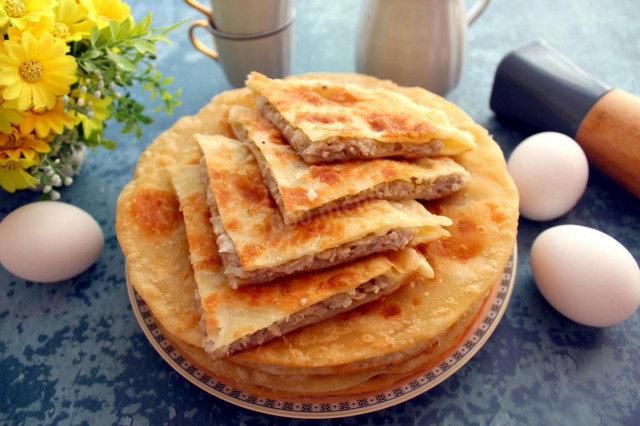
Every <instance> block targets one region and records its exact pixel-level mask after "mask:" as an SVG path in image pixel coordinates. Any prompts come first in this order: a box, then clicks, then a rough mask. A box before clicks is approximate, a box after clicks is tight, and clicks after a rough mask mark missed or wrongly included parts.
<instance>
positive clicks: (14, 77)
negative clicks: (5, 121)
mask: <svg viewBox="0 0 640 426" xmlns="http://www.w3.org/2000/svg"><path fill="white" fill-rule="evenodd" d="M66 47H67V45H66V44H65V43H64V42H63V41H62V40H56V39H55V38H53V36H51V35H50V34H45V35H43V36H42V37H41V38H40V39H36V38H35V37H34V36H33V35H32V34H31V33H28V32H26V33H24V34H23V36H22V40H21V42H20V43H17V42H15V41H12V40H7V41H5V42H4V50H5V52H4V53H0V85H4V86H6V87H5V89H4V92H3V94H2V95H3V96H4V98H5V99H6V100H12V99H17V100H18V103H17V108H18V109H19V110H21V111H24V110H27V109H29V108H30V107H32V106H33V108H35V109H36V110H39V109H43V108H47V109H51V108H53V106H54V105H55V103H56V96H62V95H65V94H67V93H69V86H71V84H73V83H74V82H75V81H76V75H75V71H76V68H77V64H76V60H75V59H74V58H73V57H72V56H67V55H65V50H66Z"/></svg>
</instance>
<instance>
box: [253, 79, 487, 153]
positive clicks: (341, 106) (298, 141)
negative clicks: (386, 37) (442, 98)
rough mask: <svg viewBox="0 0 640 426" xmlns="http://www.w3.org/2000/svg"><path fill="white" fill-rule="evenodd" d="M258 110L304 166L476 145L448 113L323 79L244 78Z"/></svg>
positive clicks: (459, 150) (389, 93)
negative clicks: (296, 152) (452, 120)
mask: <svg viewBox="0 0 640 426" xmlns="http://www.w3.org/2000/svg"><path fill="white" fill-rule="evenodd" d="M247 87H249V88H250V89H251V90H252V91H253V92H254V94H255V95H256V98H255V102H256V105H258V108H260V111H261V112H262V113H263V114H264V115H265V116H266V117H267V118H268V119H269V120H271V121H272V122H273V123H274V124H275V125H276V126H278V128H279V129H280V130H281V131H282V133H283V134H284V135H285V137H286V138H287V139H288V140H289V143H290V144H291V145H292V146H293V147H294V148H295V149H296V151H298V153H299V154H300V156H302V158H304V160H305V161H306V162H307V163H310V164H315V163H322V162H328V161H335V160H348V159H368V158H379V157H389V156H403V157H414V158H415V157H424V156H433V155H437V156H442V155H447V156H448V155H456V154H460V153H462V152H464V151H467V150H470V149H473V148H475V147H476V144H475V142H474V138H473V135H472V134H471V133H469V132H467V131H465V130H461V129H458V128H457V127H455V126H454V125H453V124H452V123H451V120H450V119H449V117H448V116H447V114H446V113H445V112H444V111H442V110H440V109H435V108H429V107H426V106H423V105H418V104H416V103H415V102H413V101H412V100H411V99H409V98H408V97H406V96H404V95H402V94H400V93H397V92H394V91H391V90H387V89H383V88H376V89H365V88H363V87H361V86H359V85H355V84H341V83H335V82H330V81H326V80H300V79H286V80H281V79H269V78H268V77H266V76H264V75H262V74H260V73H257V72H252V73H251V74H249V77H248V79H247Z"/></svg>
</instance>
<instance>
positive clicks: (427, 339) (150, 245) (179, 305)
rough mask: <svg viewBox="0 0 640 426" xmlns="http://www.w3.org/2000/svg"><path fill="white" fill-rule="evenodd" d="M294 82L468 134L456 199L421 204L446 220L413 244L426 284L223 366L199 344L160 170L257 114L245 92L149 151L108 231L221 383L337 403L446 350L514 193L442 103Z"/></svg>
mask: <svg viewBox="0 0 640 426" xmlns="http://www.w3.org/2000/svg"><path fill="white" fill-rule="evenodd" d="M291 79H292V80H306V79H309V80H312V81H317V80H328V81H334V82H339V83H341V84H357V85H361V86H362V87H365V88H369V89H373V88H384V89H386V90H389V91H394V92H397V93H400V94H402V95H404V96H406V97H408V98H410V99H411V100H412V101H413V102H415V103H417V104H419V105H423V106H425V107H428V108H432V109H437V110H440V111H442V112H444V113H446V114H447V115H448V117H449V120H450V121H451V123H452V124H453V125H454V126H456V127H457V128H460V129H462V130H464V131H466V132H469V133H470V134H472V135H473V138H474V140H475V143H476V144H477V149H474V150H470V151H466V152H464V153H462V154H460V155H456V156H454V160H455V161H456V162H457V163H459V164H460V165H461V166H463V167H464V168H465V169H466V170H467V171H468V172H469V173H470V175H471V179H470V181H469V182H468V184H467V185H466V186H465V187H464V188H462V189H461V190H460V191H458V192H456V193H455V194H453V195H451V196H449V197H447V198H444V199H441V200H437V201H433V202H429V203H428V204H427V207H428V208H429V210H431V211H432V212H433V213H435V214H440V215H444V216H447V217H449V218H451V219H452V221H453V225H452V226H450V227H448V230H449V232H450V234H451V235H450V237H449V238H447V239H445V240H438V241H436V242H432V243H428V244H424V245H422V246H419V250H420V252H421V253H423V254H424V255H425V257H426V258H427V259H428V260H429V262H430V264H431V266H432V267H433V270H434V272H435V276H434V277H433V278H427V279H416V280H412V284H408V285H405V286H403V287H401V288H400V289H399V290H398V291H396V292H394V293H393V294H391V295H389V296H387V297H385V298H383V299H382V300H379V301H375V302H372V303H370V304H367V305H364V306H362V307H359V308H357V309H355V310H353V311H350V312H347V313H344V314H340V315H337V316H335V317H333V318H330V319H327V320H325V321H322V322H321V323H318V324H313V325H309V326H307V327H304V328H301V329H299V330H296V331H293V332H291V333H289V334H287V335H286V336H283V337H279V338H276V339H274V340H272V341H270V342H268V343H265V344H263V345H260V346H257V347H254V348H251V349H247V350H245V351H243V352H241V353H238V354H236V355H232V356H230V357H227V358H224V359H222V360H218V361H211V360H210V359H209V358H208V356H207V355H206V353H205V352H204V350H203V349H201V348H200V346H201V341H202V339H204V337H205V335H204V333H202V332H201V331H200V330H199V328H198V324H197V322H198V320H199V318H200V314H199V311H198V304H197V301H196V298H195V296H194V292H195V290H196V287H197V286H196V282H195V279H194V275H193V270H192V268H191V264H190V262H189V260H188V256H189V245H188V243H187V237H186V234H185V229H184V223H183V221H182V218H181V215H180V211H179V204H178V201H177V199H176V197H175V193H174V192H173V188H172V187H171V185H170V181H169V175H168V173H167V171H166V167H168V166H170V165H174V164H177V163H182V164H197V163H198V161H199V160H200V156H201V154H200V153H199V152H198V147H197V145H196V143H195V142H194V140H193V138H191V136H193V135H195V134H205V135H215V134H222V135H225V136H229V137H230V136H232V133H231V129H230V128H229V127H228V125H227V121H226V119H227V115H228V113H229V109H230V108H231V107H233V106H235V105H245V106H248V107H255V106H254V105H253V101H252V97H251V93H250V91H249V90H247V89H241V90H234V91H231V92H226V93H223V94H221V95H219V96H217V97H216V98H214V100H213V101H212V102H211V104H209V105H207V106H206V107H205V108H204V109H203V110H202V111H201V112H200V113H198V114H197V115H195V116H193V117H187V118H183V119H181V120H180V121H178V122H177V123H176V125H174V126H173V127H172V128H171V129H169V130H168V131H166V132H165V133H163V134H162V135H160V137H159V138H158V139H157V140H156V141H154V142H153V143H152V144H151V145H150V146H149V147H148V148H147V150H146V151H145V153H143V154H142V156H141V157H140V160H139V162H138V166H137V168H136V174H135V176H134V180H133V181H132V182H131V183H129V184H128V185H127V186H126V187H125V189H124V190H123V192H122V194H121V196H120V198H119V200H118V212H117V218H116V230H117V234H118V239H119V241H120V244H121V246H122V249H123V252H124V253H125V256H126V258H127V266H128V277H129V281H130V283H131V284H132V285H133V287H134V288H135V290H136V291H137V292H138V293H139V294H140V296H141V297H142V298H143V299H144V300H145V302H147V304H148V305H149V308H150V309H151V311H152V312H153V315H154V317H155V318H156V320H157V321H158V322H159V323H160V324H161V325H162V327H163V328H164V329H165V330H166V332H167V335H168V336H171V338H172V339H175V341H176V343H177V346H178V347H179V348H180V350H182V351H184V353H185V356H187V357H189V358H191V359H194V360H196V361H198V362H200V360H201V358H199V357H200V356H204V357H205V358H204V360H205V361H206V362H207V363H209V362H210V364H207V368H208V369H209V370H210V371H212V372H214V373H216V374H217V376H218V377H220V379H221V380H224V381H226V382H227V383H229V384H231V385H235V386H237V387H239V388H241V389H247V390H248V391H250V392H252V393H254V394H256V395H257V396H262V395H265V396H269V395H282V394H285V395H287V398H291V399H295V398H296V397H299V398H302V397H303V396H313V395H317V396H318V398H321V399H322V400H327V398H337V399H339V398H340V396H341V395H345V394H358V393H361V392H367V391H371V390H376V389H383V388H384V387H385V386H391V385H393V384H394V383H396V381H397V380H400V379H403V378H406V377H410V376H411V375H412V374H416V372H419V371H421V370H422V369H424V368H425V367H428V366H429V365H430V363H432V362H434V360H437V359H438V356H440V355H438V353H440V354H441V352H440V350H442V349H443V347H445V346H446V347H451V346H452V345H453V346H455V344H456V342H457V341H458V340H459V338H460V336H461V335H462V333H463V332H464V330H466V329H467V327H468V325H469V324H470V323H471V322H472V320H473V318H475V317H476V316H475V315H474V313H475V312H477V310H478V309H479V306H481V305H482V301H483V300H485V298H486V297H487V295H488V294H489V292H490V291H491V290H492V288H494V283H496V282H497V281H498V280H499V279H500V277H501V275H502V271H503V269H504V266H505V265H506V263H507V261H508V259H509V256H510V254H511V252H512V250H513V247H514V244H515V238H516V229H517V218H518V210H517V206H518V195H517V191H516V189H515V186H514V184H513V182H512V180H511V179H510V177H509V175H508V174H507V171H506V164H505V161H504V157H503V155H502V152H501V151H500V149H499V147H498V146H497V144H496V143H495V142H494V141H493V140H492V138H491V137H490V136H489V134H488V133H487V131H486V130H485V129H483V128H482V127H480V126H479V125H477V124H475V123H474V122H473V121H472V120H471V119H470V118H469V117H468V116H467V115H466V114H465V113H464V112H463V111H462V110H460V109H459V108H457V107H456V106H455V105H453V104H451V103H450V102H448V101H446V100H445V99H443V98H441V97H439V96H437V95H434V94H431V93H429V92H427V91H425V90H422V89H419V88H402V87H398V86H396V85H395V84H393V83H392V82H389V81H381V80H377V79H375V78H372V77H366V76H361V75H354V74H340V75H336V74H320V75H319V74H314V75H306V76H296V77H292V78H291ZM447 336H454V337H447ZM434 345H435V346H434ZM390 363H393V364H394V365H398V366H399V367H398V370H395V369H394V368H390V369H388V370H387V369H386V368H387V367H385V366H388V365H389V364H390ZM385 372H389V374H385ZM393 374H397V375H396V376H395V377H391V376H392V375H393ZM385 375H386V376H387V377H386V378H385ZM343 377H344V380H342V378H343ZM243 384H244V386H245V387H242V386H243ZM334 400H335V399H334Z"/></svg>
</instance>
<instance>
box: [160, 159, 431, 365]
mask: <svg viewBox="0 0 640 426" xmlns="http://www.w3.org/2000/svg"><path fill="white" fill-rule="evenodd" d="M170 173H171V181H172V183H173V186H174V188H175V190H176V193H177V195H178V199H179V201H180V210H181V211H182V215H183V218H184V222H185V229H186V233H187V239H188V241H189V253H190V259H191V264H192V265H193V270H194V276H195V279H196V283H197V287H198V292H197V296H198V299H199V301H200V306H201V311H202V317H203V324H204V328H205V330H206V338H205V339H204V342H203V347H204V349H205V350H206V352H207V353H208V354H209V355H210V356H211V357H212V358H213V359H219V358H222V357H225V356H227V355H230V354H233V353H236V352H239V351H241V350H243V349H246V348H249V347H252V346H255V345H259V344H262V343H264V342H267V341H269V340H271V339H273V338H275V337H278V336H281V335H283V334H286V333H288V332H290V331H293V330H295V329H298V328H300V327H303V326H305V325H309V324H314V323H317V322H320V321H322V320H324V319H326V318H329V317H332V316H335V315H337V314H339V313H342V312H347V311H350V310H352V309H354V308H356V307H358V306H361V305H363V304H365V303H367V302H370V301H373V300H376V299H379V298H380V297H382V296H383V295H387V294H390V293H392V292H393V291H395V290H397V289H398V288H399V287H400V286H401V285H402V284H403V283H404V282H405V280H407V279H409V278H410V277H411V276H412V275H413V274H419V275H420V276H421V277H425V276H426V277H433V275H434V273H433V270H432V269H431V266H430V265H429V264H428V262H427V261H426V259H425V258H424V257H423V256H422V255H420V254H418V253H417V252H416V251H415V250H413V249H411V248H406V249H403V250H401V251H398V252H391V253H387V254H378V255H374V256H370V257H368V258H366V259H362V260H359V261H356V262H352V263H350V264H348V265H343V266H338V267H334V268H330V269H326V270H323V271H319V272H312V273H307V274H301V275H298V276H296V277H293V278H292V277H286V278H281V279H279V280H276V281H273V282H271V283H268V284H263V285H251V286H243V287H241V288H239V289H232V288H231V286H229V284H228V282H227V277H226V276H225V274H224V273H223V271H222V262H221V259H220V257H219V256H218V252H217V247H216V243H215V234H214V232H213V228H212V227H211V223H210V213H209V208H208V205H207V201H206V197H207V194H206V186H205V184H204V182H203V181H202V177H201V171H200V167H199V166H198V165H190V166H176V167H172V168H170Z"/></svg>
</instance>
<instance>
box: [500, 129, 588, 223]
mask: <svg viewBox="0 0 640 426" xmlns="http://www.w3.org/2000/svg"><path fill="white" fill-rule="evenodd" d="M507 168H508V170H509V174H510V175H511V177H512V178H513V181H514V182H515V184H516V186H517V187H518V192H519V193H520V214H521V215H522V216H524V217H526V218H527V219H531V220H539V221H545V220H552V219H556V218H558V217H560V216H562V215H564V214H566V213H567V212H569V211H570V210H571V209H572V208H573V207H574V206H575V205H576V204H577V202H578V201H579V200H580V197H582V194H583V193H584V190H585V188H586V186H587V180H588V179H589V165H588V163H587V157H586V156H585V154H584V151H583V150H582V148H580V145H578V143H577V142H576V141H574V140H573V139H571V138H570V137H569V136H566V135H563V134H562V133H556V132H543V133H538V134H535V135H533V136H530V137H528V138H527V139H525V140H524V141H522V142H521V143H520V144H519V145H518V146H517V147H516V148H515V149H514V150H513V152H512V153H511V155H510V156H509V161H508V162H507Z"/></svg>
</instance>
